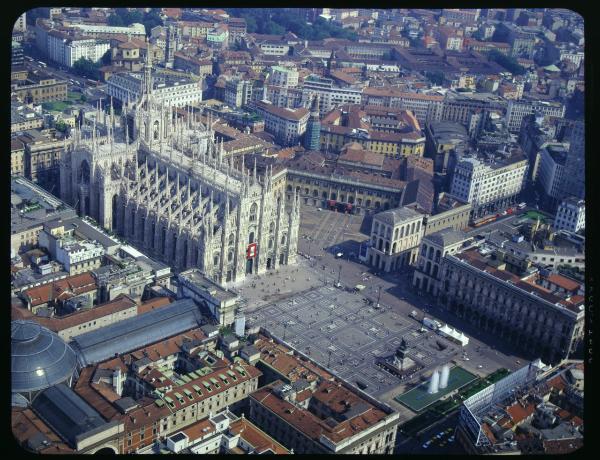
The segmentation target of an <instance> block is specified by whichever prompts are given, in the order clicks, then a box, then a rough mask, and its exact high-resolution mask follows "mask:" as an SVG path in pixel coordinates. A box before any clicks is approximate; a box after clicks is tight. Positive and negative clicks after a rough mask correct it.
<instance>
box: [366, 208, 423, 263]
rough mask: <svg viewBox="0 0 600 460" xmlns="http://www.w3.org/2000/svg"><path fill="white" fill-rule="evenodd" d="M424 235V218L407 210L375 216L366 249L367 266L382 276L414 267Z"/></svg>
mask: <svg viewBox="0 0 600 460" xmlns="http://www.w3.org/2000/svg"><path fill="white" fill-rule="evenodd" d="M423 231H424V227H423V214H422V213H420V212H417V211H415V210H413V209H411V208H409V207H406V206H405V207H402V208H398V209H390V210H389V211H384V212H380V213H379V214H375V216H373V224H372V227H371V246H370V247H369V248H368V249H367V259H368V263H369V265H370V266H372V267H375V269H376V270H381V271H384V272H391V271H395V270H399V269H401V268H403V267H407V266H409V265H413V264H414V263H415V262H416V260H417V254H418V247H419V244H420V243H421V238H422V237H423Z"/></svg>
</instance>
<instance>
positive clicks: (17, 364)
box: [10, 320, 77, 396]
mask: <svg viewBox="0 0 600 460" xmlns="http://www.w3.org/2000/svg"><path fill="white" fill-rule="evenodd" d="M10 336H11V337H10V338H11V380H12V392H13V393H21V394H27V395H29V396H30V394H31V392H36V391H39V390H43V389H45V388H48V387H50V386H52V385H56V384H57V383H62V382H67V383H69V381H70V379H71V377H72V376H73V373H74V371H75V370H76V366H77V356H76V355H75V352H74V351H73V349H72V348H71V347H70V346H69V345H67V344H66V343H65V342H64V341H63V340H62V339H61V338H60V337H59V336H58V335H57V334H55V333H54V332H52V331H50V330H49V329H47V328H45V327H42V326H40V325H39V324H37V323H35V322H33V321H21V320H19V321H12V323H11V334H10Z"/></svg>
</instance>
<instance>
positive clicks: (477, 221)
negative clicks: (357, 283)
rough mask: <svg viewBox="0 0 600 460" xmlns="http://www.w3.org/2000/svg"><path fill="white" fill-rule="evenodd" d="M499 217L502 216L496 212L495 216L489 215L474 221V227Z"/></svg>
mask: <svg viewBox="0 0 600 460" xmlns="http://www.w3.org/2000/svg"><path fill="white" fill-rule="evenodd" d="M498 217H500V214H495V215H493V216H488V217H484V218H483V219H480V220H476V221H473V227H481V226H482V225H485V224H489V223H491V222H494V221H495V220H496V219H497V218H498Z"/></svg>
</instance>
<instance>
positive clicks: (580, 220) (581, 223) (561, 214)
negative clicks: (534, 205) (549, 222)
mask: <svg viewBox="0 0 600 460" xmlns="http://www.w3.org/2000/svg"><path fill="white" fill-rule="evenodd" d="M581 229H585V201H584V200H577V199H575V198H567V199H564V200H563V201H562V202H561V203H560V206H559V207H558V211H556V216H555V217H554V230H567V231H569V232H575V233H576V232H578V231H579V230H581Z"/></svg>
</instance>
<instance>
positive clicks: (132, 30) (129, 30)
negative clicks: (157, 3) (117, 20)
mask: <svg viewBox="0 0 600 460" xmlns="http://www.w3.org/2000/svg"><path fill="white" fill-rule="evenodd" d="M71 28H73V29H77V30H78V31H79V32H80V33H81V34H82V35H85V36H87V37H92V38H98V37H104V36H106V35H124V36H127V37H139V38H142V39H145V37H146V28H145V27H144V25H143V24H138V23H135V24H131V25H130V26H126V27H121V26H109V25H104V24H103V25H92V24H73V25H72V26H71Z"/></svg>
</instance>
